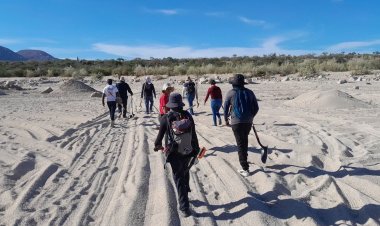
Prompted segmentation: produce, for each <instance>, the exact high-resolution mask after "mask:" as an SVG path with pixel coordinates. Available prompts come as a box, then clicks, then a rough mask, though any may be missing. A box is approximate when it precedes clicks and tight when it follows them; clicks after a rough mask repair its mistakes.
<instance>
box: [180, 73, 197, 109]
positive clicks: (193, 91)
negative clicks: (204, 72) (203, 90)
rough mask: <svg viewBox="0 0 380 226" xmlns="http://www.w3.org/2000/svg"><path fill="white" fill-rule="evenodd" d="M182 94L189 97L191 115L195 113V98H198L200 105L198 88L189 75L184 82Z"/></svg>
mask: <svg viewBox="0 0 380 226" xmlns="http://www.w3.org/2000/svg"><path fill="white" fill-rule="evenodd" d="M182 96H183V97H185V98H186V99H187V102H188V103H189V108H190V113H191V115H194V109H193V108H194V105H193V101H194V99H197V105H198V106H199V102H198V89H197V86H196V85H195V83H194V82H193V81H192V80H191V78H190V77H187V80H186V82H185V83H184V84H183V89H182Z"/></svg>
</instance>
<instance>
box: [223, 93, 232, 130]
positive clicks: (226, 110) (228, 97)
mask: <svg viewBox="0 0 380 226" xmlns="http://www.w3.org/2000/svg"><path fill="white" fill-rule="evenodd" d="M232 94H233V93H232V90H231V91H229V92H228V93H227V95H226V100H225V101H224V121H225V122H226V125H229V122H228V117H229V115H230V112H229V111H230V106H231V99H232Z"/></svg>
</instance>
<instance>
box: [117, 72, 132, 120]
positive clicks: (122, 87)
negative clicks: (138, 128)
mask: <svg viewBox="0 0 380 226" xmlns="http://www.w3.org/2000/svg"><path fill="white" fill-rule="evenodd" d="M116 88H117V89H118V90H119V95H120V97H121V104H117V108H118V109H119V112H122V111H123V118H126V117H127V102H128V93H129V94H131V96H132V95H133V92H132V90H131V88H130V87H129V85H128V83H126V82H125V79H124V77H121V78H120V82H119V83H117V84H116Z"/></svg>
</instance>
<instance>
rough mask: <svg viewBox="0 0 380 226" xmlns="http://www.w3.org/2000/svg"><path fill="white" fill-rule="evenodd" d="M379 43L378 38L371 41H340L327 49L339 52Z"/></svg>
mask: <svg viewBox="0 0 380 226" xmlns="http://www.w3.org/2000/svg"><path fill="white" fill-rule="evenodd" d="M378 45H380V39H377V40H372V41H357V42H341V43H338V44H335V45H332V46H330V47H329V48H328V49H327V51H329V52H339V51H353V50H357V49H359V48H364V47H371V46H378Z"/></svg>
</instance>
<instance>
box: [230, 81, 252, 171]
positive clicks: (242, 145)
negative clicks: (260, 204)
mask: <svg viewBox="0 0 380 226" xmlns="http://www.w3.org/2000/svg"><path fill="white" fill-rule="evenodd" d="M244 80H245V78H244V75H242V74H236V75H234V77H233V78H232V80H230V83H231V85H232V90H230V91H228V93H227V95H226V99H225V101H224V119H225V122H226V125H231V127H232V131H233V133H234V136H235V140H236V143H237V146H238V155H239V162H240V165H241V167H242V169H239V170H238V172H239V173H240V174H241V175H243V176H248V175H249V165H248V160H247V158H248V135H249V132H250V131H251V127H252V123H253V118H254V117H255V116H256V114H257V112H258V111H259V105H258V103H257V99H256V96H255V94H254V93H253V91H252V90H250V89H247V88H246V87H244V85H245V84H247V83H245V81H244ZM229 116H231V122H229V119H228V118H229Z"/></svg>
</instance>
